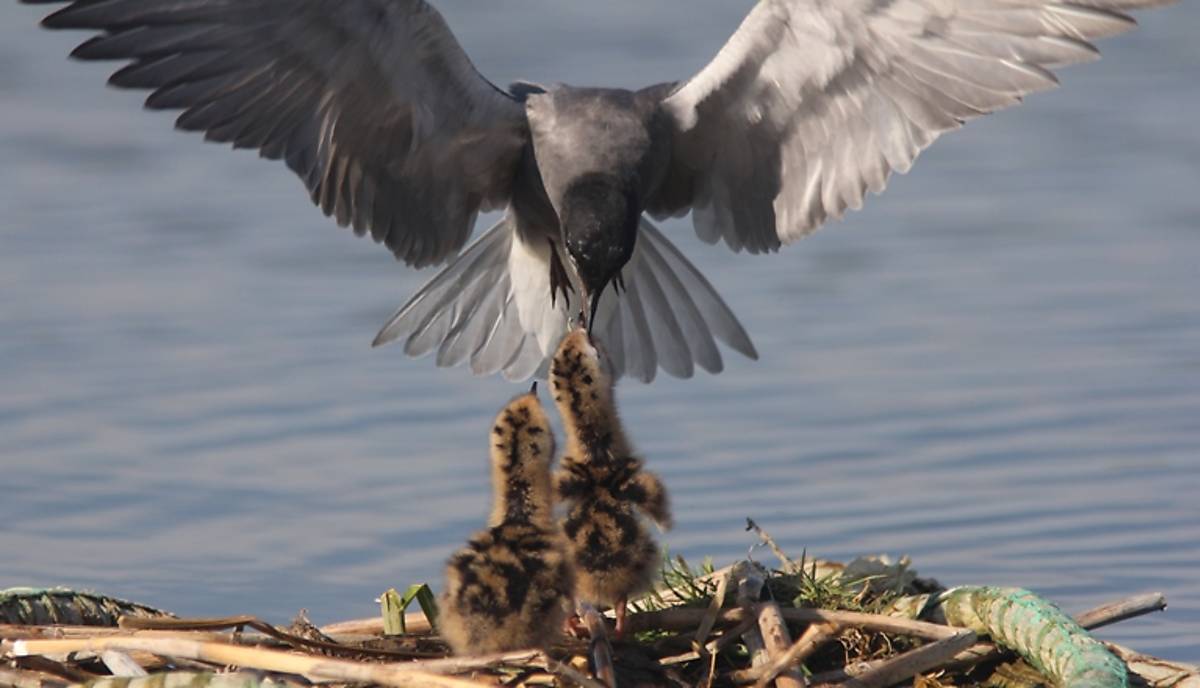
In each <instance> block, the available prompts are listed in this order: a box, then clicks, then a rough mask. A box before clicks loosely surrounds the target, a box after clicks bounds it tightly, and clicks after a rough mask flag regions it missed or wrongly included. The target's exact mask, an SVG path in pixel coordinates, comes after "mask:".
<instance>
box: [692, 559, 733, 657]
mask: <svg viewBox="0 0 1200 688" xmlns="http://www.w3.org/2000/svg"><path fill="white" fill-rule="evenodd" d="M729 577H730V576H729V571H728V570H726V571H724V573H723V574H722V575H721V577H720V578H718V579H717V591H716V593H715V594H714V595H713V598H712V601H710V602H709V604H708V612H707V613H706V614H705V615H704V618H703V619H701V621H700V627H699V628H697V629H696V635H695V640H696V644H697V645H700V646H701V647H703V643H704V640H705V639H706V638H708V634H709V633H712V628H713V624H715V623H716V622H717V615H718V614H720V613H721V605H722V604H724V603H725V590H726V588H728V587H729Z"/></svg>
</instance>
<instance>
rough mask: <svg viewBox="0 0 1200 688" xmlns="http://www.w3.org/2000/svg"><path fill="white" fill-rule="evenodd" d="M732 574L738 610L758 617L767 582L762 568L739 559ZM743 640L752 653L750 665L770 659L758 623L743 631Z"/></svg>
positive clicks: (752, 616) (763, 662)
mask: <svg viewBox="0 0 1200 688" xmlns="http://www.w3.org/2000/svg"><path fill="white" fill-rule="evenodd" d="M730 576H732V578H733V580H734V581H735V582H736V583H737V603H738V607H739V609H738V611H740V612H741V613H742V616H743V618H747V619H757V616H758V614H757V608H758V596H759V595H760V594H761V593H762V588H763V585H765V584H766V579H765V577H764V572H763V570H762V568H761V567H759V566H758V565H756V564H752V563H750V562H748V561H739V562H738V563H736V564H734V566H733V571H732V572H730ZM705 614H707V612H705ZM742 640H744V641H745V643H746V650H747V651H748V652H749V653H750V666H759V665H762V664H766V663H767V662H768V661H770V657H769V656H768V655H767V645H766V643H764V642H763V637H762V631H760V630H758V624H757V623H755V624H754V625H753V626H750V627H748V628H747V629H746V632H745V633H742Z"/></svg>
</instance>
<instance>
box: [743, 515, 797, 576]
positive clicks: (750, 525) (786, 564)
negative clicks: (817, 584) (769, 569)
mask: <svg viewBox="0 0 1200 688" xmlns="http://www.w3.org/2000/svg"><path fill="white" fill-rule="evenodd" d="M746 530H753V531H754V532H755V533H758V539H760V540H762V541H763V544H765V545H766V546H767V547H770V548H771V552H773V553H774V554H775V556H776V557H777V558H778V559H779V563H781V564H783V570H784V571H787V572H788V573H791V572H794V571H795V570H796V564H795V562H793V561H792V560H791V558H789V557H788V555H787V554H785V553H784V551H783V550H782V549H781V548H780V547H779V545H777V544H775V539H774V538H772V537H771V536H770V535H767V531H765V530H763V529H762V528H759V527H758V524H757V523H755V522H754V519H751V518H747V519H746Z"/></svg>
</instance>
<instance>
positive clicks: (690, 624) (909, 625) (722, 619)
mask: <svg viewBox="0 0 1200 688" xmlns="http://www.w3.org/2000/svg"><path fill="white" fill-rule="evenodd" d="M706 613H707V612H706V610H704V609H691V608H687V607H675V608H672V609H661V610H658V611H653V612H642V613H640V614H633V615H631V616H630V617H629V618H628V619H626V622H627V624H628V626H629V630H630V632H637V631H646V630H650V629H663V630H676V631H677V630H684V629H689V628H694V627H695V626H696V624H698V623H700V621H701V620H702V619H703V617H704V615H705V614H706ZM780 613H781V614H782V615H783V618H784V620H786V621H789V622H803V623H819V622H826V623H835V624H838V625H839V626H860V627H862V628H866V629H870V630H873V631H882V632H884V633H895V634H898V635H908V636H914V637H917V638H925V639H926V640H941V639H942V638H948V637H950V636H953V635H955V634H956V633H957V632H958V631H957V629H955V628H952V627H950V626H943V625H941V624H935V623H929V622H927V621H913V620H911V619H903V618H899V617H894V616H882V615H880V614H864V613H862V612H844V611H834V610H830V609H781V610H780ZM748 618H753V615H752V614H747V613H746V612H745V611H744V610H742V609H740V608H739V609H723V610H721V613H720V615H718V616H717V623H722V624H735V623H740V622H742V621H745V620H746V619H748Z"/></svg>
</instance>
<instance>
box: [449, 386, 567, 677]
mask: <svg viewBox="0 0 1200 688" xmlns="http://www.w3.org/2000/svg"><path fill="white" fill-rule="evenodd" d="M553 457H554V434H553V432H552V431H551V429H550V423H549V421H548V419H547V418H546V413H545V411H544V410H543V408H542V405H541V402H539V401H538V398H537V384H536V383H535V384H534V387H533V389H531V390H530V392H529V393H528V394H523V395H521V396H519V397H517V398H515V399H513V400H512V401H511V402H510V403H509V404H508V406H506V407H505V408H504V410H502V411H501V412H500V415H498V416H497V417H496V422H495V425H494V427H493V428H492V433H491V463H492V489H493V497H492V513H491V517H490V518H489V519H488V529H487V530H484V531H481V532H479V533H477V534H476V535H475V536H474V537H472V538H471V540H470V541H469V542H468V543H467V546H466V547H464V548H463V549H461V550H459V551H458V552H457V553H455V554H454V555H453V556H452V557H450V560H449V562H448V563H447V566H446V588H445V592H444V593H443V594H442V598H441V601H440V607H441V614H440V617H439V622H440V624H439V625H440V626H441V632H442V636H443V637H444V638H445V640H446V642H447V643H449V644H450V648H451V649H452V650H453V651H454V653H455V654H460V655H461V654H480V653H488V652H505V651H508V650H517V649H524V648H531V647H545V646H546V645H547V644H548V643H550V642H551V641H552V640H553V639H554V637H555V636H556V635H557V634H558V633H559V631H560V628H561V626H562V623H563V619H564V616H565V613H566V608H567V606H568V605H569V604H570V602H571V600H572V598H573V592H574V578H573V575H572V571H571V567H570V561H569V559H568V556H567V552H566V546H565V542H564V541H563V539H562V534H561V531H560V530H559V529H558V528H557V527H556V526H555V524H554V521H553V513H552V510H553V504H552V499H553V495H552V493H551V486H550V461H551V460H552V459H553Z"/></svg>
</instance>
